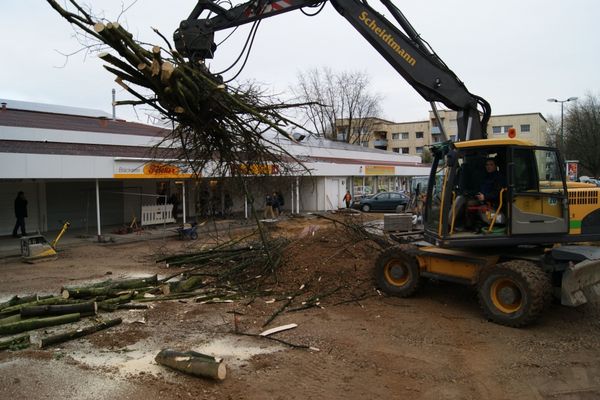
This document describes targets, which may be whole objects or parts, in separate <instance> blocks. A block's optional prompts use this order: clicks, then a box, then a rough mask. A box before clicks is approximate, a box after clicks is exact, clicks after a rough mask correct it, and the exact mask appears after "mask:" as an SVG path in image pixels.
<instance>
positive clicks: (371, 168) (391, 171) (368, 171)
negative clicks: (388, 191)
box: [365, 165, 396, 175]
mask: <svg viewBox="0 0 600 400" xmlns="http://www.w3.org/2000/svg"><path fill="white" fill-rule="evenodd" d="M395 174H396V168H395V167H394V166H390V165H367V166H365V175H395Z"/></svg>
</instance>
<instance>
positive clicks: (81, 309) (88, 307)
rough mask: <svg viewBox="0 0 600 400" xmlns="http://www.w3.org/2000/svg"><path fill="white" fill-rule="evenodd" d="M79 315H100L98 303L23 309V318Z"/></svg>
mask: <svg viewBox="0 0 600 400" xmlns="http://www.w3.org/2000/svg"><path fill="white" fill-rule="evenodd" d="M74 313H79V314H81V316H85V317H87V316H90V315H96V314H97V313H98V305H97V304H96V302H91V303H79V304H65V305H47V306H32V307H23V308H21V317H23V318H28V317H45V316H50V315H65V314H74Z"/></svg>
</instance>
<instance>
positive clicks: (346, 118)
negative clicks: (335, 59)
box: [292, 67, 381, 143]
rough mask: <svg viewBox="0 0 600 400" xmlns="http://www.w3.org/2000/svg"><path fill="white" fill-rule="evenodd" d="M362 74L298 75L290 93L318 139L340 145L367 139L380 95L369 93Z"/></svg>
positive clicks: (323, 70) (326, 71) (320, 72)
mask: <svg viewBox="0 0 600 400" xmlns="http://www.w3.org/2000/svg"><path fill="white" fill-rule="evenodd" d="M369 84H370V82H369V77H368V75H367V74H366V73H365V72H360V71H354V72H348V71H345V72H334V71H332V70H331V69H330V68H327V67H324V68H321V69H317V68H315V69H311V70H309V71H306V72H301V73H299V74H298V83H297V85H296V86H295V87H294V88H293V89H292V90H293V92H294V94H295V96H296V97H297V100H298V101H300V102H301V103H305V104H308V105H307V106H306V107H304V116H303V117H304V119H305V120H304V121H303V122H305V123H306V124H307V125H308V126H310V127H311V128H312V129H311V130H314V132H315V133H317V134H318V135H322V136H325V137H329V138H333V139H337V134H338V133H344V135H343V141H345V142H348V143H362V142H363V141H366V140H367V138H368V134H369V131H370V128H371V125H372V124H373V118H377V117H378V116H379V115H380V113H381V109H380V107H379V104H380V102H381V95H379V94H377V93H375V94H374V93H372V92H371V91H370V90H369Z"/></svg>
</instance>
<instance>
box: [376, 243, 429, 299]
mask: <svg viewBox="0 0 600 400" xmlns="http://www.w3.org/2000/svg"><path fill="white" fill-rule="evenodd" d="M414 248H415V247H414V246H411V245H399V246H394V247H390V248H389V249H386V250H384V251H383V252H382V253H381V254H380V255H379V257H377V261H375V280H376V282H377V286H378V287H379V288H380V289H381V290H383V291H384V292H385V293H387V294H389V295H392V296H398V297H409V296H412V295H413V294H414V293H415V292H416V291H417V289H419V285H420V283H421V274H420V270H419V263H418V262H417V259H416V258H415V257H414V256H412V255H410V254H409V253H408V252H407V251H409V250H410V249H414Z"/></svg>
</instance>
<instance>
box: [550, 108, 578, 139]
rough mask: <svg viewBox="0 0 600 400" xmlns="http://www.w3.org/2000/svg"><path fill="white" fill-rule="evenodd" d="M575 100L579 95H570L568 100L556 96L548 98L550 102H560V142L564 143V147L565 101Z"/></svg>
mask: <svg viewBox="0 0 600 400" xmlns="http://www.w3.org/2000/svg"><path fill="white" fill-rule="evenodd" d="M575 100H577V97H569V98H568V99H566V100H558V99H555V98H551V99H548V101H549V102H550V103H560V143H561V145H563V147H564V145H565V136H564V131H563V120H564V108H565V107H564V106H565V103H567V102H569V101H575Z"/></svg>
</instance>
